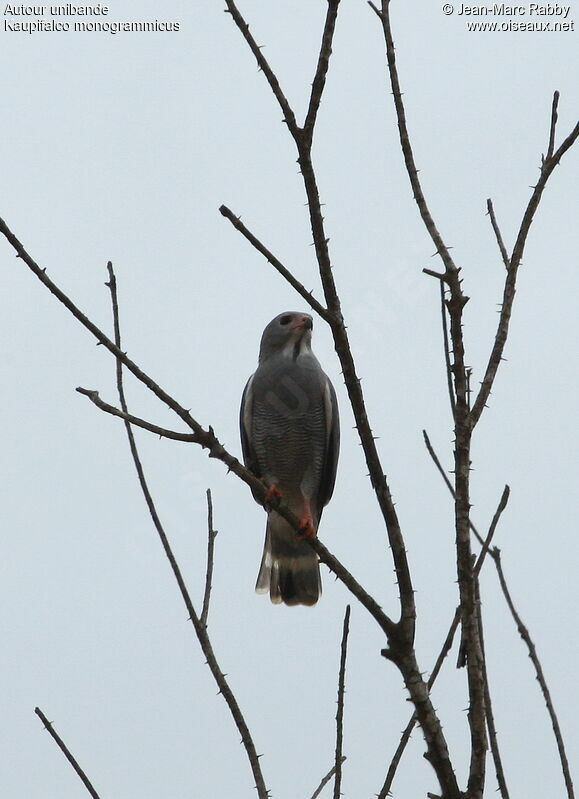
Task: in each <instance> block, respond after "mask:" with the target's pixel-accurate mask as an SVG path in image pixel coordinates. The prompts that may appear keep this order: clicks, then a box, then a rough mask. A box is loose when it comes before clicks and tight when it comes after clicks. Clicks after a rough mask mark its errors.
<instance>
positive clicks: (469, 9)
mask: <svg viewBox="0 0 579 799" xmlns="http://www.w3.org/2000/svg"><path fill="white" fill-rule="evenodd" d="M570 11H571V6H560V5H559V4H558V3H556V4H555V5H551V4H548V5H539V4H538V3H529V5H528V6H508V5H506V3H493V5H492V6H466V5H464V4H463V3H461V4H460V5H459V6H458V10H457V12H456V13H457V16H459V17H460V16H465V17H469V16H473V17H486V16H490V17H526V16H529V17H558V18H559V19H567V17H568V16H569V12H570Z"/></svg>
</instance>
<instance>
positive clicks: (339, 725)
mask: <svg viewBox="0 0 579 799" xmlns="http://www.w3.org/2000/svg"><path fill="white" fill-rule="evenodd" d="M349 633H350V606H349V605H347V606H346V612H345V614H344V625H343V628H342V644H341V646H340V671H339V676H338V710H337V712H336V758H335V763H334V775H335V777H334V799H340V795H341V788H342V761H343V759H344V758H343V753H342V750H343V743H344V694H345V692H346V655H347V653H348V635H349Z"/></svg>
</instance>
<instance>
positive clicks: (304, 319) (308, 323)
mask: <svg viewBox="0 0 579 799" xmlns="http://www.w3.org/2000/svg"><path fill="white" fill-rule="evenodd" d="M313 327H314V320H313V319H312V317H311V316H310V315H309V314H303V316H298V318H297V319H296V321H295V322H294V323H293V325H292V326H291V329H292V330H300V331H302V332H305V331H306V330H313Z"/></svg>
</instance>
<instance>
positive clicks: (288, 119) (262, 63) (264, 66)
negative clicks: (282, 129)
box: [225, 0, 300, 139]
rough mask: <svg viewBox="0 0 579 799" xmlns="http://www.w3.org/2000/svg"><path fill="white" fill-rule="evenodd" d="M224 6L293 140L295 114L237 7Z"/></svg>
mask: <svg viewBox="0 0 579 799" xmlns="http://www.w3.org/2000/svg"><path fill="white" fill-rule="evenodd" d="M225 4H226V5H227V12H228V13H229V14H231V16H232V18H233V20H234V22H235V24H236V25H237V27H238V28H239V30H240V31H241V34H242V35H243V38H244V39H245V41H246V42H247V44H248V45H249V49H250V50H251V52H252V53H253V55H254V56H255V59H256V61H257V63H258V65H259V68H260V70H261V71H262V72H263V74H264V75H265V78H266V80H267V82H268V83H269V85H270V88H271V90H272V92H273V94H274V96H275V99H276V100H277V101H278V103H279V107H280V108H281V110H282V113H283V117H284V120H285V123H286V125H287V126H288V129H289V131H290V133H291V134H292V136H293V137H294V139H295V138H296V136H299V135H300V129H299V127H298V123H297V122H296V117H295V114H294V112H293V110H292V108H291V106H290V104H289V102H288V100H287V97H286V96H285V94H284V93H283V90H282V88H281V86H280V84H279V80H278V79H277V77H276V76H275V75H274V73H273V70H272V68H271V67H270V65H269V64H268V62H267V59H266V57H265V56H264V54H263V51H262V49H261V47H260V46H259V45H258V44H257V42H256V41H255V39H254V38H253V36H252V35H251V33H250V30H249V25H248V24H247V22H246V21H245V20H244V19H243V17H242V16H241V14H240V13H239V11H238V9H237V6H236V5H235V3H234V2H233V0H225Z"/></svg>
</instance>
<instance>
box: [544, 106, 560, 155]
mask: <svg viewBox="0 0 579 799" xmlns="http://www.w3.org/2000/svg"><path fill="white" fill-rule="evenodd" d="M558 105H559V92H557V91H556V92H555V93H554V94H553V103H552V105H551V127H550V128H549V144H548V146H547V157H546V158H545V159H544V160H546V161H548V160H549V158H552V157H553V151H554V150H555V130H556V128H557V119H558V115H557V107H558Z"/></svg>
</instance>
